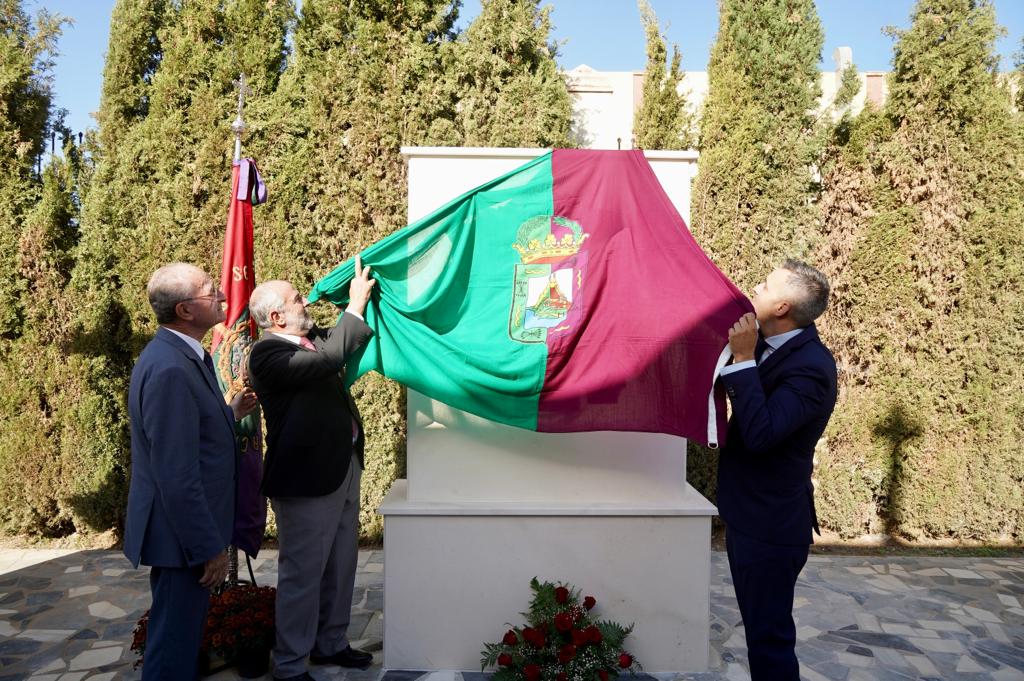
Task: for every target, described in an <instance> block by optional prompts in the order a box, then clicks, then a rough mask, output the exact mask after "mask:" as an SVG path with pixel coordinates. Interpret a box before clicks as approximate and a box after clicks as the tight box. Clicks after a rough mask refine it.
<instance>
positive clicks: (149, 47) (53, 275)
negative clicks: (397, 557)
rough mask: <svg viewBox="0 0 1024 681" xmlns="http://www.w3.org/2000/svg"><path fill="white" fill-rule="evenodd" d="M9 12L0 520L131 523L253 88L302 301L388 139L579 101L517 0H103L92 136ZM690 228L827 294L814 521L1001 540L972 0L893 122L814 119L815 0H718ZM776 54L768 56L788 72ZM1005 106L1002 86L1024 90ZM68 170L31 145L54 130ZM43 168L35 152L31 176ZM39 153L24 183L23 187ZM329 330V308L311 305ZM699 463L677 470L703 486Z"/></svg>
mask: <svg viewBox="0 0 1024 681" xmlns="http://www.w3.org/2000/svg"><path fill="white" fill-rule="evenodd" d="M22 4H23V3H22V2H21V1H20V0H0V22H2V25H3V26H4V27H5V31H6V32H4V33H0V343H2V344H0V413H2V414H3V421H2V425H0V528H2V529H3V530H4V531H6V532H24V533H29V534H34V535H42V536H62V535H67V534H70V533H75V532H78V533H82V534H96V533H102V532H108V531H114V532H115V533H116V532H117V531H118V530H119V528H120V526H121V523H122V522H123V518H122V514H123V508H124V500H125V494H126V490H127V481H128V478H129V475H130V470H129V466H128V437H127V429H126V415H125V392H126V388H127V377H128V375H129V372H130V369H131V366H132V363H133V361H134V358H135V357H136V355H137V354H138V352H139V351H140V349H141V348H142V346H143V345H144V344H145V342H146V341H147V340H148V339H149V338H150V337H151V335H152V333H153V330H154V325H153V321H152V318H151V315H150V313H149V310H148V306H147V304H146V302H145V297H144V283H145V281H146V279H147V278H148V276H149V274H150V273H151V272H152V270H153V269H155V267H157V266H158V265H159V264H161V263H164V262H167V261H170V260H187V261H192V262H195V263H197V264H199V265H201V266H202V267H204V268H206V269H207V270H208V271H210V272H211V273H216V272H219V269H220V267H219V264H220V263H219V260H220V251H221V243H222V239H223V229H224V224H225V218H226V216H225V213H226V210H225V209H226V205H227V186H228V180H229V177H230V162H231V157H230V154H231V151H232V141H231V137H230V134H229V128H228V126H229V124H230V122H231V120H232V119H233V118H234V115H235V106H234V105H235V98H236V94H235V89H234V86H233V84H232V81H233V80H234V79H235V78H236V77H237V74H238V73H239V72H241V71H244V72H245V73H246V74H247V76H248V79H249V85H250V87H251V89H252V93H251V95H250V96H249V97H248V100H247V106H246V119H247V121H248V123H249V126H250V127H249V130H248V132H247V133H246V139H245V142H246V153H247V155H251V156H254V157H255V158H257V159H258V161H259V163H260V167H261V169H262V171H263V173H264V175H265V179H266V180H267V182H268V185H269V187H270V192H271V201H270V203H269V204H267V205H266V206H262V207H259V208H257V210H256V215H255V222H256V269H257V275H258V278H260V279H267V278H272V277H274V278H276V277H284V278H289V279H291V280H292V281H294V282H295V283H296V285H297V286H298V287H299V288H304V287H308V286H309V285H310V284H311V283H313V282H314V281H315V280H316V279H317V278H319V277H320V276H321V275H322V274H324V273H325V272H327V271H328V270H330V269H331V268H332V267H334V266H335V265H336V264H337V263H339V262H341V261H342V260H344V259H345V258H347V257H349V256H350V255H352V254H353V253H355V252H357V251H358V250H359V249H361V248H363V247H365V246H366V245H368V244H370V243H373V242H375V241H377V240H378V239H380V238H381V237H383V236H385V235H387V234H390V233H391V232H392V231H394V230H395V229H396V228H398V227H400V226H402V224H403V223H404V221H405V220H404V216H405V206H406V204H405V200H406V199H405V182H406V169H405V165H404V163H403V162H402V160H401V158H400V155H399V153H398V149H399V147H400V146H402V145H417V144H445V145H515V146H529V147H547V146H566V145H572V144H573V143H574V142H573V136H572V134H571V132H570V131H571V130H572V129H573V121H572V115H571V99H570V96H569V94H568V92H567V89H566V85H565V82H564V80H563V77H562V75H561V74H560V73H559V72H558V69H557V67H556V65H555V61H554V55H555V48H554V46H553V45H551V44H550V42H549V41H550V37H549V33H550V23H549V16H548V11H546V10H541V9H539V7H538V0H484V2H483V8H482V12H481V14H480V16H479V17H477V18H476V20H475V21H474V22H473V23H472V24H471V25H470V26H469V27H468V28H467V29H466V30H465V31H463V32H460V31H457V30H456V29H455V28H454V26H455V24H456V7H455V6H453V3H451V2H450V0H409V1H408V2H403V3H380V2H376V1H371V0H355V1H353V2H347V3H338V2H334V1H332V0H304V1H303V3H302V13H301V16H299V15H297V14H296V12H295V8H294V4H293V2H291V1H290V0H271V1H270V2H268V1H267V0H226V1H225V2H222V3H209V2H204V1H202V0H175V1H173V2H172V1H171V0H119V1H118V2H117V4H116V6H115V8H114V14H113V18H112V25H111V37H110V45H109V48H108V51H107V61H106V66H105V69H104V82H103V91H102V96H101V106H100V111H99V112H98V123H99V127H98V129H97V130H96V131H94V132H90V133H89V135H88V137H87V141H86V143H85V145H84V146H83V148H78V147H77V146H76V145H74V144H73V143H72V141H71V139H70V135H69V132H68V131H67V130H64V129H63V127H62V124H61V117H60V115H59V112H55V111H53V110H52V105H51V101H50V93H49V89H48V84H47V77H48V74H49V73H50V71H51V68H52V64H51V62H50V59H51V56H52V50H53V48H54V45H55V40H56V38H57V35H58V34H59V30H60V24H61V19H60V18H59V17H51V16H48V15H42V16H39V17H37V18H36V19H33V18H31V17H29V16H28V15H27V14H26V12H25V11H24V10H23V9H22ZM643 17H644V26H645V27H646V29H647V36H648V56H649V60H648V74H649V75H651V76H654V78H651V79H649V82H648V87H647V88H646V89H645V94H644V108H643V109H642V110H641V111H639V112H638V115H637V119H636V123H635V125H636V127H637V130H638V143H640V144H641V145H642V146H651V145H658V146H678V145H684V144H685V143H686V142H687V141H688V140H687V138H686V134H687V131H686V128H687V126H688V125H689V123H688V122H687V118H686V116H685V115H683V114H684V113H685V112H681V111H680V109H681V107H683V106H684V104H685V97H677V96H675V95H674V92H673V87H674V86H675V85H676V84H677V83H678V78H679V77H680V71H679V62H678V60H677V59H675V58H674V59H673V60H672V61H667V50H666V48H665V44H664V38H663V37H662V36H661V34H660V32H659V30H658V26H657V22H656V19H655V18H654V16H653V13H650V12H647V13H644V14H643ZM720 20H721V26H720V30H719V35H718V40H717V41H716V44H715V47H714V50H713V52H712V56H711V64H710V67H709V76H710V85H711V91H710V93H709V96H708V99H707V100H706V102H705V106H704V110H703V117H702V120H701V130H700V139H699V143H698V144H699V149H700V151H701V157H700V161H699V176H698V178H697V180H696V183H695V185H694V191H693V206H692V210H693V218H694V219H693V231H694V234H695V236H696V237H697V239H698V240H699V241H700V242H701V244H702V245H703V246H704V248H705V249H706V250H707V252H708V253H709V255H711V257H712V258H713V259H714V260H715V261H716V262H717V263H718V264H719V266H720V267H721V269H722V270H723V271H725V272H726V273H727V274H728V275H729V276H730V277H732V278H733V279H734V280H735V281H736V282H737V283H738V284H739V285H741V286H743V287H749V286H751V285H753V284H754V283H755V282H756V281H758V280H760V279H761V278H762V277H763V276H764V275H765V273H766V272H767V271H768V270H769V269H770V268H771V266H772V265H773V264H774V263H776V262H778V261H779V260H780V259H781V258H783V257H786V256H797V257H804V258H807V259H810V260H812V261H815V262H817V263H818V264H820V265H821V267H822V268H823V269H824V270H825V271H826V272H827V273H828V274H829V275H830V277H831V278H832V281H833V283H834V292H835V295H834V300H833V304H832V306H831V308H830V310H829V312H828V313H827V314H826V316H825V317H824V318H823V320H822V321H821V324H820V326H821V329H822V332H823V334H824V336H825V338H826V339H827V341H828V343H829V345H830V346H831V347H832V348H833V349H834V351H835V353H836V357H837V360H838V361H839V365H840V385H841V392H840V402H839V405H838V407H837V410H836V415H835V417H834V419H833V423H832V424H831V426H830V428H829V430H828V431H827V433H826V435H825V437H824V438H823V439H822V442H821V443H820V445H819V448H818V457H817V464H818V465H817V468H816V472H815V478H816V481H817V484H818V497H819V500H820V502H819V510H820V516H821V519H822V521H823V524H824V525H825V526H826V527H828V528H830V529H832V530H835V531H838V532H839V533H841V534H843V535H845V536H855V535H859V534H862V533H864V532H876V531H887V532H890V533H894V534H898V535H901V536H904V537H907V538H911V539H924V538H934V537H952V538H961V539H980V540H985V541H997V540H1005V539H1010V540H1016V541H1020V540H1021V539H1022V534H1024V531H1022V523H1024V517H1022V514H1024V499H1022V487H1024V484H1022V483H1024V457H1022V456H1021V455H1020V446H1021V441H1022V435H1024V433H1022V430H1024V407H1022V402H1021V400H1020V398H1019V395H1020V393H1021V392H1022V389H1024V364H1022V363H1021V361H1020V358H1021V356H1024V336H1022V334H1021V333H1020V331H1019V330H1020V328H1022V327H1024V299H1022V297H1021V296H1020V294H1019V292H1020V291H1021V290H1022V288H1024V286H1022V285H1024V228H1022V227H1021V225H1022V224H1024V200H1022V198H1021V196H1020V191H1019V188H1020V186H1021V183H1022V180H1024V177H1022V170H1021V168H1024V123H1022V120H1021V114H1020V113H1019V112H1018V110H1017V109H1016V108H1014V106H1013V105H1012V104H1011V93H1009V92H1008V91H1006V90H1005V89H1004V88H1003V87H1002V86H1001V84H1000V82H999V81H997V79H996V72H995V69H996V58H995V52H994V39H995V37H996V35H997V30H998V29H997V26H996V23H995V18H994V13H993V8H992V5H991V3H990V2H988V1H986V0H929V1H928V2H920V3H918V8H917V9H916V10H915V12H914V14H913V16H912V25H911V27H910V29H909V30H907V31H904V32H901V33H898V34H897V35H896V46H895V60H894V66H895V68H894V71H893V74H892V76H891V79H890V97H889V100H888V102H887V103H886V105H885V108H884V109H882V110H875V109H872V108H868V109H867V110H865V112H864V113H862V114H860V115H858V116H850V115H848V114H847V115H843V116H839V114H840V113H842V111H844V110H845V107H846V104H847V103H848V102H849V100H850V98H851V97H852V95H853V94H854V91H855V90H856V81H855V79H854V78H853V76H854V75H855V71H854V70H852V69H851V70H849V71H848V72H847V73H845V74H844V79H843V82H844V87H843V91H842V95H841V97H840V98H839V101H837V102H836V103H835V105H834V106H833V107H831V108H829V109H828V110H827V111H826V112H825V113H819V112H817V99H818V96H819V94H820V93H819V85H818V72H817V68H818V60H819V57H820V52H821V47H822V42H823V35H822V29H821V24H820V21H819V20H818V18H817V15H816V13H815V10H814V5H813V3H812V1H811V0H723V1H722V3H721V17H720ZM780 64H783V65H784V66H785V68H780V66H779V65H780ZM1018 96H1019V94H1018ZM51 131H53V132H56V133H57V134H58V135H60V136H61V137H62V138H63V140H64V143H65V144H64V155H63V156H62V157H57V158H51V157H50V156H49V155H48V154H47V155H45V156H44V155H42V151H43V146H44V141H45V140H47V139H48V138H49V135H50V132H51ZM41 161H45V162H44V163H41ZM40 168H41V170H40ZM316 313H317V314H318V315H320V317H321V321H324V322H326V321H329V318H330V316H331V311H330V310H327V309H318V310H317V311H316ZM354 392H355V394H356V397H357V399H358V401H359V403H360V408H361V410H362V411H363V414H364V416H365V420H366V423H367V431H368V442H369V448H368V452H367V470H366V474H365V476H364V485H363V517H362V518H361V521H362V524H363V536H364V538H366V539H371V540H372V539H375V538H378V537H379V535H380V520H379V518H377V517H376V516H375V515H374V509H375V508H376V506H377V504H378V502H379V501H380V499H381V497H382V496H383V494H384V492H385V491H386V490H387V489H388V487H389V486H390V484H391V482H392V480H394V479H395V477H398V476H401V475H403V474H404V469H405V398H404V393H403V391H402V390H401V389H400V388H399V387H398V386H396V385H395V384H393V383H391V382H390V381H387V380H386V379H383V378H381V377H379V376H375V375H372V376H367V377H365V378H364V379H362V380H361V381H360V382H359V383H357V385H356V386H355V388H354ZM716 463H717V461H716V458H715V455H714V453H712V452H708V451H705V450H700V449H697V448H692V451H691V453H690V456H689V459H688V475H689V478H690V480H691V482H693V483H694V484H695V485H696V486H697V487H698V488H699V489H701V490H702V491H704V492H705V493H706V494H708V495H709V496H710V497H712V498H713V497H714V477H715V476H714V473H715V465H716Z"/></svg>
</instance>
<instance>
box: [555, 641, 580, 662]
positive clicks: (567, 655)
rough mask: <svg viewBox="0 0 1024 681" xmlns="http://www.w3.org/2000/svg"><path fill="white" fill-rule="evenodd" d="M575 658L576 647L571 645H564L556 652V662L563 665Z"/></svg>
mask: <svg viewBox="0 0 1024 681" xmlns="http://www.w3.org/2000/svg"><path fill="white" fill-rule="evenodd" d="M574 657H576V646H574V645H573V644H571V643H570V644H569V645H565V646H562V647H561V648H559V650H558V661H559V662H561V663H562V664H565V663H566V662H568V661H569V660H571V659H572V658H574Z"/></svg>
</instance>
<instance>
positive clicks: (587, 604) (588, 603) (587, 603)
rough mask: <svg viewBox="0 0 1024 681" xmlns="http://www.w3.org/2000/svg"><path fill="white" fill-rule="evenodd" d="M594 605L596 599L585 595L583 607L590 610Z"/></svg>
mask: <svg viewBox="0 0 1024 681" xmlns="http://www.w3.org/2000/svg"><path fill="white" fill-rule="evenodd" d="M595 605H597V599H595V598H594V597H593V596H587V597H586V598H584V599H583V607H584V608H586V609H587V610H590V609H591V608H593V607H594V606H595Z"/></svg>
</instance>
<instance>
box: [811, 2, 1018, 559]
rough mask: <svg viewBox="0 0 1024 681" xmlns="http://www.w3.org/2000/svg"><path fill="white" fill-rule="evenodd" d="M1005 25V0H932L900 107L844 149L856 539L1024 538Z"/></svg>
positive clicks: (843, 273) (897, 64)
mask: <svg viewBox="0 0 1024 681" xmlns="http://www.w3.org/2000/svg"><path fill="white" fill-rule="evenodd" d="M999 34H1000V29H999V27H998V26H997V24H996V18H995V11H994V8H993V6H992V3H991V2H989V1H988V0H920V1H919V2H918V3H917V4H916V6H915V8H914V10H913V13H912V15H911V26H910V28H909V29H907V30H904V31H895V32H894V35H895V37H896V39H897V42H896V47H895V53H894V60H893V62H894V69H893V72H892V74H891V76H890V81H889V99H888V101H887V102H886V105H885V108H884V110H883V111H881V112H879V111H873V110H870V109H869V110H867V111H866V112H865V113H863V114H861V115H860V116H859V117H858V118H857V119H856V120H854V121H852V122H850V123H849V124H848V125H841V126H840V127H839V128H838V129H837V131H836V133H835V135H834V137H833V140H832V143H831V144H830V147H829V153H828V154H827V155H826V159H827V163H826V164H825V166H824V168H823V182H824V189H825V192H824V196H823V201H822V206H823V209H824V211H825V212H824V218H825V225H824V229H825V233H826V235H827V237H828V240H827V243H826V244H824V245H823V248H822V253H823V255H822V257H821V260H822V262H823V263H824V264H825V265H826V266H827V267H828V268H829V274H830V275H831V277H832V280H833V282H834V286H835V298H834V302H833V304H832V306H831V308H830V311H829V312H828V313H827V317H826V322H825V324H823V327H824V328H825V329H826V330H827V332H828V336H829V338H828V341H829V344H830V345H831V347H832V348H833V349H834V350H835V351H836V354H837V359H838V360H839V364H840V367H841V371H840V385H841V396H842V397H841V402H840V404H839V406H838V407H837V410H836V415H835V416H834V417H833V422H832V425H831V427H830V429H829V432H828V433H827V442H828V446H827V456H824V457H822V462H821V464H822V465H821V466H820V469H819V477H820V480H821V485H820V488H819V490H820V491H819V494H820V496H821V498H822V500H823V502H824V503H821V504H820V505H819V508H820V509H822V511H823V513H822V516H823V521H824V522H825V523H826V524H828V525H830V526H832V527H833V528H835V529H838V530H840V531H841V532H843V533H844V534H859V533H861V532H865V531H876V532H877V531H887V532H890V533H893V534H896V535H899V536H903V537H908V538H912V539H922V538H927V537H953V538H959V539H982V540H986V541H997V540H1001V539H1003V540H1005V539H1011V538H1012V539H1014V540H1017V541H1019V540H1020V538H1021V536H1022V527H1024V522H1022V521H1024V497H1022V490H1021V486H1020V480H1021V479H1022V478H1024V460H1022V459H1021V456H1020V442H1021V437H1022V434H1024V433H1022V430H1024V409H1022V406H1021V402H1020V398H1019V394H1020V390H1021V387H1022V386H1024V372H1022V369H1021V364H1020V356H1021V353H1022V351H1024V342H1022V339H1021V335H1020V332H1019V329H1020V328H1021V325H1022V324H1024V302H1022V300H1021V298H1020V295H1019V290H1020V287H1021V285H1022V284H1024V230H1022V228H1021V225H1022V224H1024V202H1022V199H1021V196H1020V168H1021V164H1022V162H1024V127H1022V120H1021V116H1020V114H1019V113H1016V112H1014V111H1013V110H1012V106H1011V101H1010V96H1009V93H1008V92H1007V91H1006V89H1005V88H1003V87H1002V86H1001V84H1000V82H999V79H998V74H997V71H996V68H997V64H998V58H997V55H996V52H995V40H996V38H997V37H998V35H999Z"/></svg>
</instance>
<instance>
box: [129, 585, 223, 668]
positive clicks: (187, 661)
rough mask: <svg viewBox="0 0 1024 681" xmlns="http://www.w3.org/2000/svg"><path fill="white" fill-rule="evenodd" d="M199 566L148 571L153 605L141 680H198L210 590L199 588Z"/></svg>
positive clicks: (147, 631) (150, 612) (150, 611)
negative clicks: (200, 648) (200, 650)
mask: <svg viewBox="0 0 1024 681" xmlns="http://www.w3.org/2000/svg"><path fill="white" fill-rule="evenodd" d="M202 576H203V566H201V565H200V566H198V567H191V568H189V567H184V568H169V567H154V568H152V569H150V571H149V587H150V590H151V591H152V593H153V605H152V606H151V607H150V609H149V624H148V625H147V628H146V650H145V652H144V653H143V658H142V679H143V681H165V680H166V681H182V680H188V679H198V678H199V670H198V665H197V663H198V660H199V647H200V645H201V644H202V641H203V625H204V624H205V623H206V610H207V608H209V606H210V590H209V589H206V588H204V587H202V586H200V585H199V579H200V578H201V577H202Z"/></svg>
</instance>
